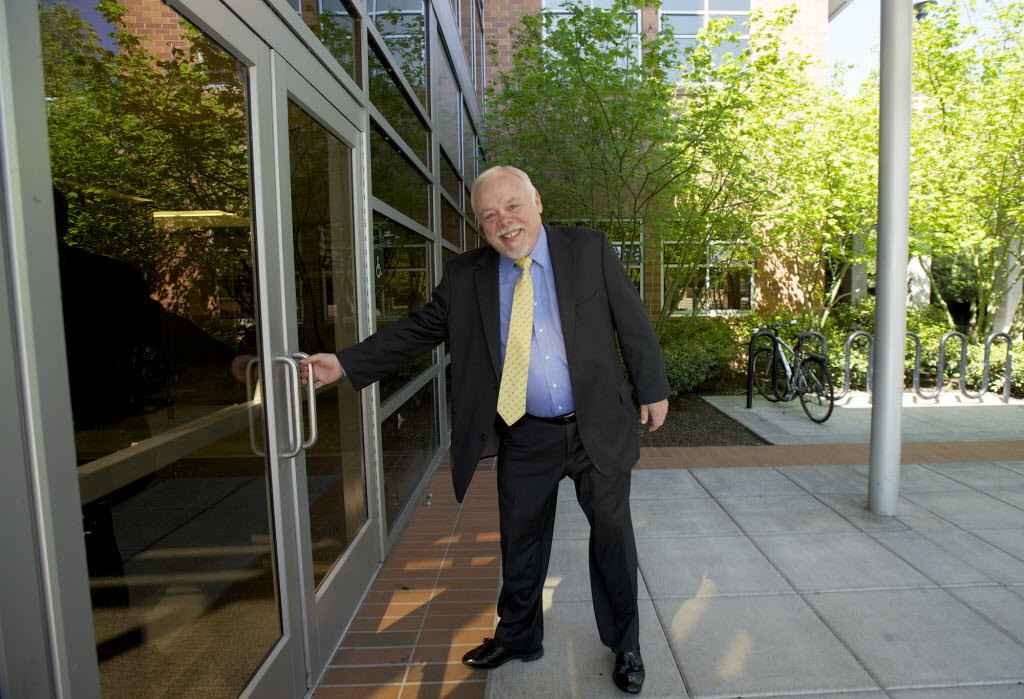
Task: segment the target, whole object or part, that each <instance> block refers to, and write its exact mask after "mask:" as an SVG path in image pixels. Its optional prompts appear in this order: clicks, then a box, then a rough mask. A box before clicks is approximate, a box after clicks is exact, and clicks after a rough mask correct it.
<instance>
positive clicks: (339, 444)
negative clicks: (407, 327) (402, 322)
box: [274, 55, 382, 679]
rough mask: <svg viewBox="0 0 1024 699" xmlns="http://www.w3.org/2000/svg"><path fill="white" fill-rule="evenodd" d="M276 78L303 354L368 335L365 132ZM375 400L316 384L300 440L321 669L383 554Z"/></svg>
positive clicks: (305, 537)
mask: <svg viewBox="0 0 1024 699" xmlns="http://www.w3.org/2000/svg"><path fill="white" fill-rule="evenodd" d="M310 68H311V69H312V67H310ZM303 74H308V73H307V72H306V71H305V70H303ZM274 82H275V90H274V97H275V101H276V103H275V116H276V124H277V133H278V153H279V154H280V155H279V157H278V163H277V164H278V167H279V168H280V170H279V182H280V184H281V201H280V214H281V223H280V230H281V235H282V236H283V240H284V243H283V246H284V247H283V249H282V255H281V263H282V265H283V271H282V274H283V278H284V279H285V280H287V281H286V283H287V288H286V292H285V295H286V297H287V298H288V300H287V301H286V304H285V319H286V323H287V342H288V347H289V350H290V355H291V356H292V357H293V358H299V357H301V356H304V355H305V354H314V353H317V352H333V351H334V350H336V349H340V348H342V347H346V346H348V345H350V344H353V343H355V342H357V341H358V340H359V339H360V337H359V326H358V322H357V321H358V315H359V314H358V310H359V308H360V307H361V306H366V305H368V300H367V296H366V291H365V288H364V287H365V285H364V284H360V283H359V279H360V273H359V271H360V269H362V268H363V267H364V266H365V265H366V259H367V251H366V249H365V242H363V241H364V238H365V235H364V234H363V232H362V231H363V230H365V226H366V223H365V208H364V207H363V206H362V204H361V202H363V201H364V200H365V197H364V196H363V195H362V188H363V186H364V185H363V181H362V179H363V178H362V174H361V173H362V163H363V156H362V143H363V139H362V134H361V133H360V132H359V130H358V129H357V128H356V127H355V126H353V123H352V121H350V120H349V119H347V118H346V117H345V115H344V114H343V112H342V111H341V110H342V109H347V110H349V111H354V110H353V109H352V107H353V105H351V104H347V103H346V104H341V105H337V104H335V103H332V102H330V101H328V100H327V99H325V98H324V97H323V95H322V94H321V93H320V92H319V91H317V90H314V89H313V88H312V86H311V85H310V84H309V83H308V82H307V81H306V79H305V78H304V77H303V75H300V72H299V71H297V70H296V69H295V68H293V67H292V66H291V65H289V64H288V62H286V61H285V60H284V59H282V58H281V57H280V56H276V55H275V62H274ZM318 85H320V83H318ZM320 86H321V87H322V85H320ZM338 92H339V93H340V92H341V88H340V86H338ZM339 106H340V107H341V108H340V109H339ZM362 277H363V278H364V279H365V278H368V273H363V275H362ZM372 409H373V401H372V399H371V394H370V392H369V391H365V392H363V394H357V393H356V392H355V391H354V390H353V389H352V386H351V384H349V383H348V382H346V381H341V382H338V383H335V384H333V385H330V386H325V387H322V388H321V389H320V390H318V391H316V392H315V393H314V392H313V391H311V390H309V389H308V387H307V389H306V390H305V391H304V392H303V396H302V410H303V415H304V422H305V426H304V428H303V435H302V438H303V441H302V445H301V447H302V448H301V450H298V453H297V454H296V455H295V456H294V457H293V458H294V466H295V474H296V483H295V489H296V494H297V499H296V504H297V511H298V513H297V516H298V526H299V553H300V557H301V560H300V569H301V571H302V583H301V584H302V589H303V592H304V594H305V597H306V605H305V612H306V622H307V632H306V633H307V640H308V655H309V658H308V662H309V670H310V675H311V677H312V678H314V679H315V678H316V677H318V676H319V674H320V672H321V671H322V669H323V668H324V667H325V666H326V664H327V662H328V661H329V660H330V654H331V653H332V652H333V650H334V648H335V646H336V645H337V642H338V639H339V637H340V635H341V632H342V631H343V630H344V628H345V627H346V626H347V625H348V622H349V620H350V619H351V618H352V616H353V615H354V613H355V609H356V606H357V605H358V602H359V600H360V598H361V597H362V593H363V591H364V590H365V589H366V586H367V585H368V584H369V581H370V579H371V578H372V576H373V573H374V572H375V570H376V567H377V565H378V564H379V562H380V560H381V550H382V548H381V547H382V537H381V528H380V524H379V523H380V517H379V515H378V514H377V513H378V511H379V507H377V505H376V498H375V497H373V496H371V493H373V492H375V489H374V488H371V487H370V485H371V482H372V474H373V472H374V471H373V469H372V468H369V465H370V464H372V463H373V460H372V459H371V458H369V457H368V455H369V454H372V453H373V452H372V450H371V449H370V448H369V447H368V444H369V442H370V440H371V439H372V438H373V433H372V431H367V430H366V426H367V425H371V424H373V421H372V420H366V419H364V414H365V413H368V412H369V411H371V410H372Z"/></svg>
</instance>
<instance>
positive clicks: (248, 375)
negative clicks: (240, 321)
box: [245, 357, 267, 456]
mask: <svg viewBox="0 0 1024 699" xmlns="http://www.w3.org/2000/svg"><path fill="white" fill-rule="evenodd" d="M259 362H260V358H259V357H253V358H252V359H250V360H249V362H248V363H247V364H246V365H245V398H246V400H248V401H251V402H252V405H250V406H249V410H248V411H246V414H247V415H248V417H249V446H251V447H252V451H253V453H254V454H256V455H257V456H266V455H267V453H266V452H265V451H264V450H263V449H261V448H260V445H259V442H257V441H256V420H255V419H254V418H253V413H254V412H256V403H257V399H256V391H259V390H260V386H259V384H258V383H257V384H256V388H255V390H254V389H253V385H252V368H253V367H254V366H258V365H259ZM258 402H259V404H260V405H263V392H262V391H260V397H259V401H258Z"/></svg>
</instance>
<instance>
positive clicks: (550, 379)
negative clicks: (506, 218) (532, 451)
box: [498, 227, 576, 417]
mask: <svg viewBox="0 0 1024 699" xmlns="http://www.w3.org/2000/svg"><path fill="white" fill-rule="evenodd" d="M530 257H531V258H533V264H532V265H530V276H531V278H532V279H533V340H532V342H531V343H530V374H529V378H528V379H527V384H526V412H528V413H530V414H531V415H537V416H538V417H554V416H555V415H564V414H566V413H571V412H573V411H574V410H576V404H575V402H574V401H573V397H572V385H571V384H570V382H569V362H568V359H567V358H566V354H565V338H564V337H563V336H562V319H561V317H560V316H559V315H558V295H557V293H556V291H555V272H554V270H553V269H552V268H551V255H550V253H549V252H548V235H547V231H546V230H545V229H544V228H543V227H541V230H540V235H539V236H538V237H537V243H536V245H534V246H533V252H531V253H530ZM520 274H521V271H520V269H519V268H518V267H516V265H515V262H513V261H512V260H510V259H509V258H507V257H505V256H504V255H502V256H501V257H500V259H499V260H498V297H499V302H500V310H501V357H502V363H504V361H505V343H506V342H507V341H508V322H509V317H510V316H511V315H512V295H513V293H514V292H515V287H516V282H517V281H518V280H519V275H520Z"/></svg>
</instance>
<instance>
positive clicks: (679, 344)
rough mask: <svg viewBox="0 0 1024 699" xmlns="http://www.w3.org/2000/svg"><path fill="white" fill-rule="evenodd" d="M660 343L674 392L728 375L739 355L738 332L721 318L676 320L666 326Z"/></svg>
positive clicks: (692, 387)
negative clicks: (736, 334) (736, 333)
mask: <svg viewBox="0 0 1024 699" xmlns="http://www.w3.org/2000/svg"><path fill="white" fill-rule="evenodd" d="M661 345H662V356H663V357H664V359H665V373H666V374H667V375H668V383H669V388H670V389H671V391H672V393H673V395H675V394H680V393H688V392H690V391H693V390H696V389H699V388H701V387H702V386H705V385H706V384H709V383H711V382H713V381H715V380H717V379H721V378H723V377H726V376H728V375H729V374H730V372H731V371H732V370H733V365H734V364H735V363H736V361H737V357H738V352H737V345H736V338H735V335H734V333H733V331H732V329H731V328H730V327H729V325H728V324H727V323H726V322H723V319H720V318H702V317H694V318H685V319H679V320H674V321H672V322H671V323H669V324H668V325H667V326H666V331H665V333H664V334H663V335H662V338H661Z"/></svg>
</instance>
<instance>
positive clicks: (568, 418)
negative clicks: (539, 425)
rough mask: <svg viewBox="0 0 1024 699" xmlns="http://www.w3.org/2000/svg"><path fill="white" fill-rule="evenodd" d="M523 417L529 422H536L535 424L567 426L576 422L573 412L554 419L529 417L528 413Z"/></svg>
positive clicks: (556, 416) (537, 416)
mask: <svg viewBox="0 0 1024 699" xmlns="http://www.w3.org/2000/svg"><path fill="white" fill-rule="evenodd" d="M523 417H527V418H529V419H531V420H536V421H537V422H548V423H551V424H552V425H568V424H570V423H573V422H576V412H575V411H573V412H571V413H566V414H565V415H555V416H554V417H541V416H539V415H530V413H526V415H524V416H523Z"/></svg>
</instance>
